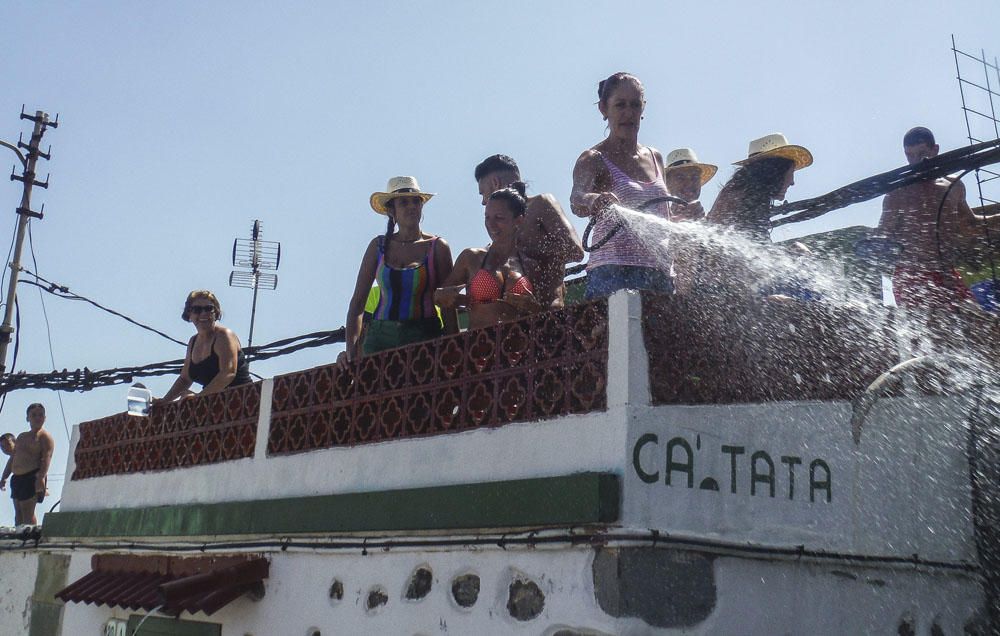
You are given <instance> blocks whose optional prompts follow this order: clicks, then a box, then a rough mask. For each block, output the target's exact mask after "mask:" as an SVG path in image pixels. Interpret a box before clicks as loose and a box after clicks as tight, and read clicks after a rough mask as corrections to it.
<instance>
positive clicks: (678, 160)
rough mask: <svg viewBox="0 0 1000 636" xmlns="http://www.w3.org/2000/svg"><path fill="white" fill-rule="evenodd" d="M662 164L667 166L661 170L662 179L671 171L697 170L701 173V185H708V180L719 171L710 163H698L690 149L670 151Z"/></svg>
mask: <svg viewBox="0 0 1000 636" xmlns="http://www.w3.org/2000/svg"><path fill="white" fill-rule="evenodd" d="M664 163H666V164H667V165H666V166H664V168H663V176H664V177H666V176H667V173H668V172H670V171H671V170H677V169H678V168H697V169H698V172H700V173H701V185H705V184H706V183H708V181H709V179H711V178H712V177H714V176H715V173H716V172H718V171H719V166H713V165H712V164H710V163H699V162H698V156H697V155H696V154H694V150H691V149H690V148H678V149H677V150H671V151H670V154H668V155H667V160H666V161H665V162H664Z"/></svg>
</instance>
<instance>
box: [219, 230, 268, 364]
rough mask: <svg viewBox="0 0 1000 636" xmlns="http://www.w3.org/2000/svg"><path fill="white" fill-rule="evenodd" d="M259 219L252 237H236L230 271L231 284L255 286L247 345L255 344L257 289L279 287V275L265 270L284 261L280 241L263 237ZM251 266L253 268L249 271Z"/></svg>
mask: <svg viewBox="0 0 1000 636" xmlns="http://www.w3.org/2000/svg"><path fill="white" fill-rule="evenodd" d="M260 236H261V224H260V221H259V220H257V221H254V222H253V230H252V231H251V237H250V238H249V239H241V238H238V239H236V240H234V241H233V267H241V268H244V269H242V270H240V269H236V270H233V272H232V273H231V274H229V286H230V287H246V288H249V289H252V290H253V305H252V306H251V309H250V337H249V338H247V347H251V346H253V323H254V320H255V319H256V317H257V290H258V289H267V290H274V289H276V288H277V287H278V275H277V274H269V273H267V272H265V271H261V270H268V271H277V269H278V264H279V263H280V262H281V243H279V242H277V241H263V240H261V238H260ZM247 269H249V270H250V271H246V270H247Z"/></svg>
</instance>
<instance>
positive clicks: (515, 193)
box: [490, 181, 528, 219]
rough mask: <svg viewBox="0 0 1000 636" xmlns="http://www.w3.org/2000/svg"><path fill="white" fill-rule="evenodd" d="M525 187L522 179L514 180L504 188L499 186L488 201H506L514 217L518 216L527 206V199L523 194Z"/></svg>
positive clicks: (522, 213) (521, 214)
mask: <svg viewBox="0 0 1000 636" xmlns="http://www.w3.org/2000/svg"><path fill="white" fill-rule="evenodd" d="M526 188H527V186H526V185H524V182H523V181H515V182H514V183H512V184H510V185H509V186H507V187H506V188H501V189H500V190H497V191H496V192H494V193H493V194H491V195H490V201H503V202H504V203H506V204H507V207H508V208H509V209H510V212H511V214H513V215H514V218H515V219H516V218H517V217H519V216H524V211H525V210H526V209H527V208H528V200H527V199H526V198H525V195H524V193H525V189H526Z"/></svg>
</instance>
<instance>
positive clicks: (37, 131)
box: [0, 106, 59, 376]
mask: <svg viewBox="0 0 1000 636" xmlns="http://www.w3.org/2000/svg"><path fill="white" fill-rule="evenodd" d="M21 119H27V120H30V121H33V122H34V123H35V127H34V130H32V132H31V140H30V141H29V142H28V143H24V142H23V141H21V140H20V139H18V141H17V145H16V146H15V145H14V144H10V143H7V142H2V145H3V146H4V147H5V148H10V149H11V150H13V151H14V152H15V153H16V154H17V158H18V159H19V160H20V161H21V168H22V171H21V174H20V175H18V174H16V173H15V171H14V170H12V171H11V173H10V180H11V181H20V182H21V183H22V184H24V185H23V190H22V193H21V204H20V205H19V206H18V207H17V210H16V212H17V215H18V219H17V235H16V237H15V239H14V256H13V259H12V260H11V262H10V284H9V285H8V287H7V301H6V305H5V307H4V316H3V324H2V325H0V376H2V375H3V374H4V373H5V372H6V370H7V347H8V345H9V344H10V340H11V334H13V333H14V326H13V324H12V321H13V318H14V300H15V298H16V297H17V278H18V274H20V272H21V249H22V247H23V246H24V234H25V230H26V229H27V227H28V222H29V221H30V220H31V218H32V217H34V218H37V219H41V218H42V216H43V214H42V213H43V212H44V210H45V206H42V209H41V210H39V211H38V212H35V211H33V210H32V209H31V189H32V188H33V187H34V186H38V187H40V188H48V187H49V179H48V177H46V178H45V181H38V180H36V179H35V166H36V164H37V163H38V159H39V158H41V159H46V160H47V159H49V158H50V157H51V156H52V154H51V151H52V149H51V148H49V152H42V151H41V150H40V149H39V144H40V143H41V141H42V135H44V134H45V130H46V129H47V128H58V127H59V116H58V115H56V118H55V120H53V121H49V115H48V113H45V112H42V111H40V110H37V111H35V114H34V115H29V114H27V113H25V112H24V107H23V106H22V107H21ZM19 148H21V149H24V150H26V151H27V152H28V154H27V156H25V155H23V154H21V152H20V150H19Z"/></svg>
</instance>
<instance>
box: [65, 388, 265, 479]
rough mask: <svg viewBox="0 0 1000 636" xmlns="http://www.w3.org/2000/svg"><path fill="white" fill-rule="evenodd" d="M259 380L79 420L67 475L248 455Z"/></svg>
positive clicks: (252, 442)
mask: <svg viewBox="0 0 1000 636" xmlns="http://www.w3.org/2000/svg"><path fill="white" fill-rule="evenodd" d="M259 412H260V383H255V384H247V385H244V386H240V387H236V388H233V389H227V390H226V391H223V392H221V393H213V394H211V395H206V396H204V397H201V396H195V397H193V398H189V399H185V400H181V401H180V402H172V403H170V404H157V405H155V406H154V407H153V409H152V413H151V415H150V416H149V417H139V416H135V415H128V414H127V413H119V414H117V415H112V416H110V417H105V418H102V419H99V420H93V421H91V422H83V423H82V424H80V440H79V442H78V443H77V445H76V452H75V455H74V457H75V459H76V470H74V471H73V477H72V478H73V479H87V478H88V477H101V476H104V475H121V474H127V473H137V472H142V471H149V470H169V469H171V468H184V467H187V466H200V465H203V464H214V463H216V462H223V461H228V460H230V459H241V458H244V457H253V452H254V445H255V444H256V440H257V418H258V414H259Z"/></svg>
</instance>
